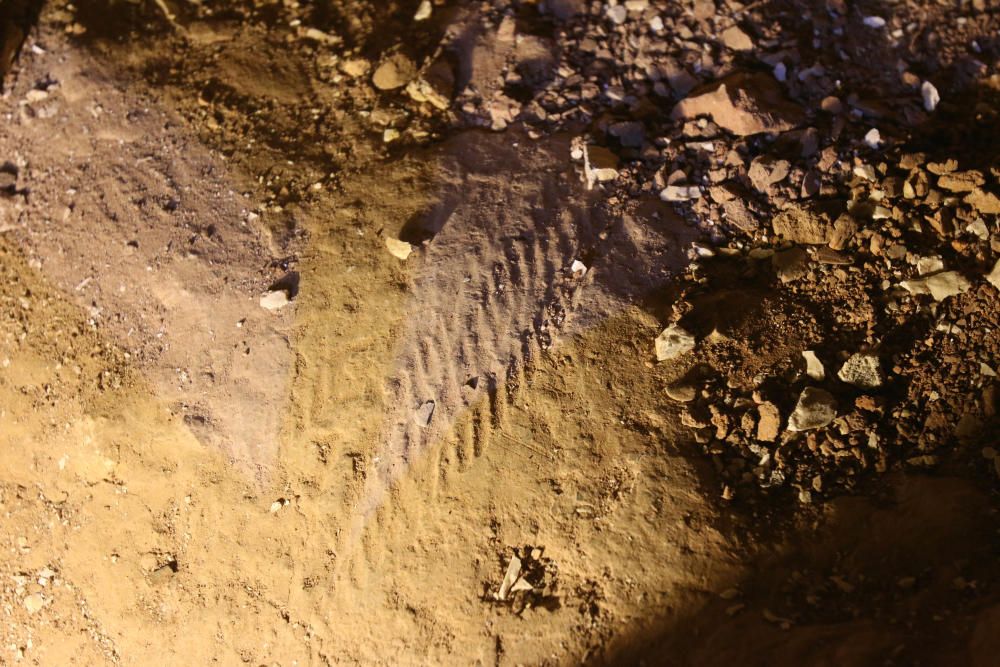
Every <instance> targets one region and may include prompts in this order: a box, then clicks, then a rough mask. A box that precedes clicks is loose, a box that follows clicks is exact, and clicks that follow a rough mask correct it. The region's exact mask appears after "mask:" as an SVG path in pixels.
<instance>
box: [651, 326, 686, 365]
mask: <svg viewBox="0 0 1000 667" xmlns="http://www.w3.org/2000/svg"><path fill="white" fill-rule="evenodd" d="M694 345H695V339H694V336H692V335H691V334H690V333H688V332H687V331H686V330H685V329H684V328H683V327H681V326H679V325H677V324H671V325H670V326H669V327H667V328H666V329H664V330H663V331H662V332H661V333H660V335H659V336H657V337H656V343H655V347H656V360H657V361H669V360H671V359H676V358H677V357H679V356H681V355H682V354H685V353H687V352H690V351H691V350H693V349H694Z"/></svg>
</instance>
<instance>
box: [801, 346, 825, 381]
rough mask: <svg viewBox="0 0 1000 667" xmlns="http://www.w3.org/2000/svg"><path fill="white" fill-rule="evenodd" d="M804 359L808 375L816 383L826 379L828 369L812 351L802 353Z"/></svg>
mask: <svg viewBox="0 0 1000 667" xmlns="http://www.w3.org/2000/svg"><path fill="white" fill-rule="evenodd" d="M802 358H803V359H805V360H806V375H808V376H809V377H811V378H812V379H813V380H816V381H820V380H823V379H824V378H826V369H825V368H824V367H823V362H822V361H820V360H819V357H817V356H816V353H815V352H813V351H812V350H805V351H804V352H803V353H802Z"/></svg>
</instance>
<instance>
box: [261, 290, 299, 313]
mask: <svg viewBox="0 0 1000 667" xmlns="http://www.w3.org/2000/svg"><path fill="white" fill-rule="evenodd" d="M291 302H292V300H291V299H289V298H288V292H287V291H286V290H283V289H279V290H273V291H270V292H267V293H265V294H264V296H262V297H260V307H261V308H263V309H265V310H278V309H280V308H284V307H285V306H287V305H288V304H289V303H291Z"/></svg>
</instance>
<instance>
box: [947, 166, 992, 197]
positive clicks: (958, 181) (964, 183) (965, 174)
mask: <svg viewBox="0 0 1000 667" xmlns="http://www.w3.org/2000/svg"><path fill="white" fill-rule="evenodd" d="M985 182H986V179H985V178H983V175H982V174H981V173H979V172H978V171H956V172H952V173H950V174H942V175H941V176H939V177H938V187H939V188H941V189H942V190H948V191H949V192H973V191H974V190H976V188H978V187H979V186H981V185H982V184H983V183H985Z"/></svg>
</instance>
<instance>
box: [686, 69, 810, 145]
mask: <svg viewBox="0 0 1000 667" xmlns="http://www.w3.org/2000/svg"><path fill="white" fill-rule="evenodd" d="M701 116H709V117H711V118H712V120H713V121H715V124H716V125H718V126H719V127H721V128H723V129H725V130H728V131H729V132H732V133H733V134H735V135H737V136H741V137H745V136H749V135H752V134H760V133H762V132H770V133H778V132H785V131H787V130H791V129H792V128H794V127H796V126H797V125H799V124H801V123H802V122H803V121H804V119H805V116H804V114H803V113H802V109H801V108H800V107H798V106H797V105H795V104H794V103H792V102H790V101H789V100H788V99H787V98H786V97H785V94H784V92H783V91H782V89H781V86H780V85H779V84H778V83H777V82H776V81H775V80H774V79H773V78H772V77H771V76H769V75H766V74H762V73H748V72H737V73H735V74H730V75H728V76H726V77H724V78H722V79H720V80H718V81H715V82H714V83H711V84H708V85H707V86H706V87H704V88H703V89H701V90H700V91H697V90H696V91H694V93H693V94H692V95H691V96H690V97H688V98H687V99H685V100H682V101H680V102H678V103H677V105H676V106H675V107H674V109H673V111H672V112H671V117H672V118H673V119H674V120H679V121H688V120H694V119H696V118H699V117H701Z"/></svg>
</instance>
